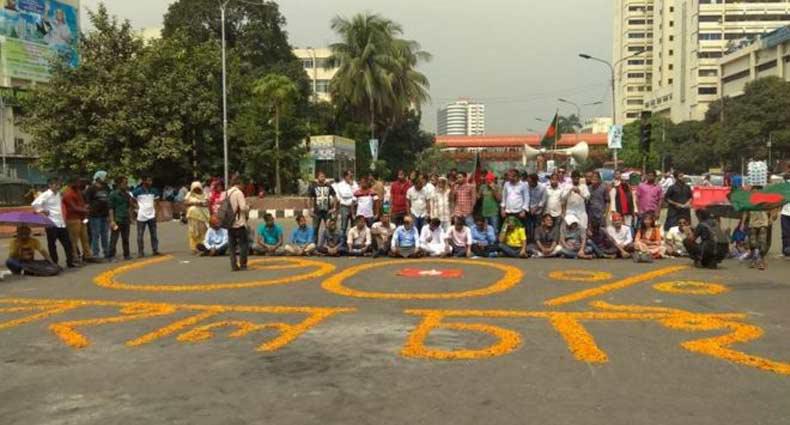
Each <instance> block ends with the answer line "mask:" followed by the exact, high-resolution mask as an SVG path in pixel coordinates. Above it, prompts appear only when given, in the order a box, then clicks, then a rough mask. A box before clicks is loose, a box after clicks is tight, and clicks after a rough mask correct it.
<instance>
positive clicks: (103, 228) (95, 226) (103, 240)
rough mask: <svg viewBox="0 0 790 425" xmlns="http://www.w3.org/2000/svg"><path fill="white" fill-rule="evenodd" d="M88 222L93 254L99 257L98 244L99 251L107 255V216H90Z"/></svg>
mask: <svg viewBox="0 0 790 425" xmlns="http://www.w3.org/2000/svg"><path fill="white" fill-rule="evenodd" d="M88 224H89V225H90V228H91V250H92V251H93V256H94V257H96V258H101V257H102V256H101V255H99V245H101V253H102V254H104V257H107V256H108V255H109V253H110V250H109V249H108V248H109V245H110V240H109V239H110V234H109V230H110V229H109V227H110V225H109V219H108V218H107V217H91V218H89V219H88Z"/></svg>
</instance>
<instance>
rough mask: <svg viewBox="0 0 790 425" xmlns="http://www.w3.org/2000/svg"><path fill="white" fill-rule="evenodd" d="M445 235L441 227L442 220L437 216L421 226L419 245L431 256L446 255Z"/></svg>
mask: <svg viewBox="0 0 790 425" xmlns="http://www.w3.org/2000/svg"><path fill="white" fill-rule="evenodd" d="M445 239H446V235H445V233H444V230H443V229H442V221H441V220H439V219H438V218H434V219H431V222H430V223H429V224H428V225H427V226H425V227H423V228H422V232H421V233H420V246H422V248H423V250H424V251H425V253H426V254H427V255H429V256H431V257H444V256H445V255H447V244H446V242H445Z"/></svg>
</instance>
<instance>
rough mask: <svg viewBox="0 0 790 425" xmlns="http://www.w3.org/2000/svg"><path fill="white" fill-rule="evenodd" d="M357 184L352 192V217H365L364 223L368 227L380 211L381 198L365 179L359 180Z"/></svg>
mask: <svg viewBox="0 0 790 425" xmlns="http://www.w3.org/2000/svg"><path fill="white" fill-rule="evenodd" d="M359 186H360V187H359V189H358V190H357V191H356V192H354V211H353V217H360V216H362V217H363V218H364V219H365V224H366V225H367V226H368V227H370V226H372V225H373V223H375V222H376V220H377V219H378V216H379V212H380V211H381V202H380V199H381V198H379V196H378V195H377V194H376V192H374V191H373V189H371V188H370V183H369V182H368V180H367V179H362V180H360V182H359Z"/></svg>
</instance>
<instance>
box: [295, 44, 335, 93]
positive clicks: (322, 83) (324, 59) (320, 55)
mask: <svg viewBox="0 0 790 425" xmlns="http://www.w3.org/2000/svg"><path fill="white" fill-rule="evenodd" d="M294 55H295V56H296V57H297V58H299V60H301V61H302V67H303V68H304V70H305V72H307V76H308V77H309V78H310V84H311V87H312V93H313V100H314V101H325V102H329V101H330V100H331V96H330V94H329V82H330V81H332V78H333V77H334V76H335V74H336V73H337V70H338V67H337V66H335V64H333V63H332V50H330V49H329V48H325V47H324V48H317V49H314V48H312V47H305V48H303V49H294Z"/></svg>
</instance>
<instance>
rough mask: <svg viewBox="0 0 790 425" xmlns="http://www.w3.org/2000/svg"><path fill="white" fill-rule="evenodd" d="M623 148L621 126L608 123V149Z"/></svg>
mask: <svg viewBox="0 0 790 425" xmlns="http://www.w3.org/2000/svg"><path fill="white" fill-rule="evenodd" d="M622 148H623V126H622V125H610V126H609V149H622Z"/></svg>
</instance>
